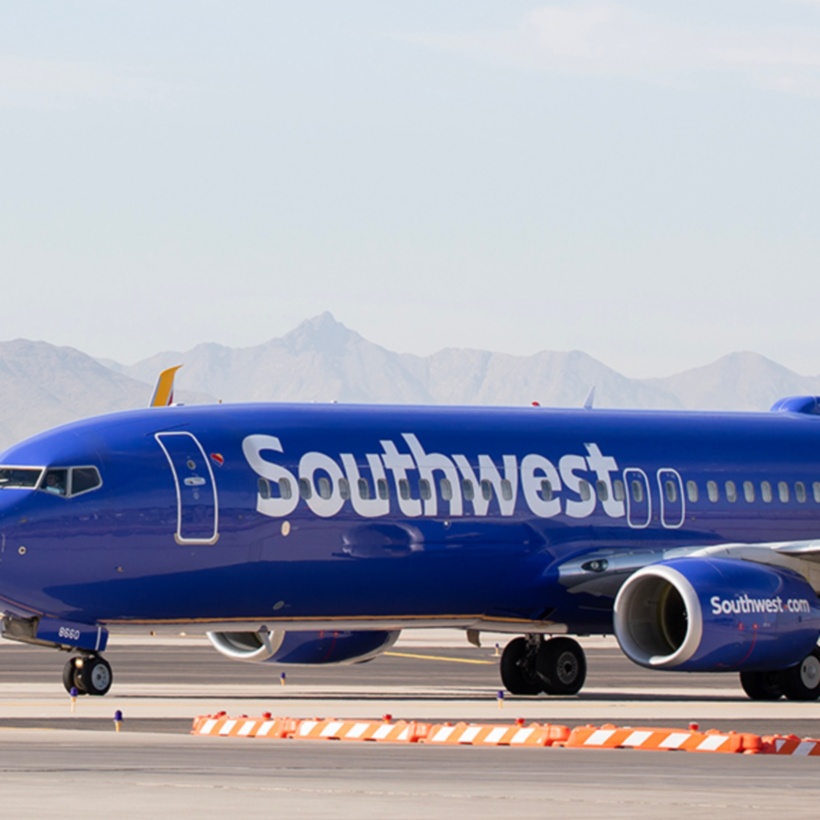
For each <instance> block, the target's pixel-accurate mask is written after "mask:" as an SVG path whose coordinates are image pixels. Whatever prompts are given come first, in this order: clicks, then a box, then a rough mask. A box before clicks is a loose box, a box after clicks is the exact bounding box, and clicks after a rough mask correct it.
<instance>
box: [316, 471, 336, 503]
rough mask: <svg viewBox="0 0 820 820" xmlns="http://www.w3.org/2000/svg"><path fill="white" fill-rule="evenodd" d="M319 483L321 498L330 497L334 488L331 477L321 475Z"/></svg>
mask: <svg viewBox="0 0 820 820" xmlns="http://www.w3.org/2000/svg"><path fill="white" fill-rule="evenodd" d="M318 484H319V487H318V489H319V498H325V499H327V498H330V496H331V495H333V490H332V489H331V487H330V479H329V478H328V477H327V476H325V475H323V476H321V477H320V478H319V481H318Z"/></svg>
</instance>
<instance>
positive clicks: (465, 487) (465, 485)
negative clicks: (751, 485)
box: [461, 478, 820, 501]
mask: <svg viewBox="0 0 820 820" xmlns="http://www.w3.org/2000/svg"><path fill="white" fill-rule="evenodd" d="M818 485H820V482H818ZM461 494H462V495H463V496H464V498H465V500H466V501H472V500H473V499H474V498H475V488H474V487H473V482H472V481H470V479H469V478H465V479H464V480H463V481H462V482H461Z"/></svg>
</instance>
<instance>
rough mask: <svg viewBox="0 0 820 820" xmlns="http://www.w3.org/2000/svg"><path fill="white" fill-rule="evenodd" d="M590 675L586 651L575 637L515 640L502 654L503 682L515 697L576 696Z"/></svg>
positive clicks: (540, 637) (532, 637)
mask: <svg viewBox="0 0 820 820" xmlns="http://www.w3.org/2000/svg"><path fill="white" fill-rule="evenodd" d="M586 676H587V662H586V658H585V657H584V650H583V649H581V645H580V644H579V643H578V641H574V640H573V639H572V638H564V637H561V638H552V639H551V640H544V637H543V635H527V636H526V637H524V638H515V639H514V640H512V641H510V642H509V643H508V644H507V646H506V647H505V648H504V652H503V654H502V655H501V680H502V682H503V684H504V686H506V687H507V690H508V691H510V692H511V693H512V694H513V695H538V694H540V693H541V692H545V693H546V694H548V695H575V694H577V693H578V692H580V691H581V687H582V686H583V685H584V680H585V679H586Z"/></svg>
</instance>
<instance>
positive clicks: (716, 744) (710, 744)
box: [698, 735, 729, 752]
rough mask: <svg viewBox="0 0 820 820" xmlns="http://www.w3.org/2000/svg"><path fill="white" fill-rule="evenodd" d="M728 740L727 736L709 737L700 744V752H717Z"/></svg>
mask: <svg viewBox="0 0 820 820" xmlns="http://www.w3.org/2000/svg"><path fill="white" fill-rule="evenodd" d="M728 739H729V738H728V737H727V736H726V735H709V737H707V738H706V739H705V740H702V741H701V742H700V743H699V744H698V751H699V752H716V751H717V750H718V749H719V748H720V747H721V746H722V745H723V744H724V743H725V742H726V741H727V740H728Z"/></svg>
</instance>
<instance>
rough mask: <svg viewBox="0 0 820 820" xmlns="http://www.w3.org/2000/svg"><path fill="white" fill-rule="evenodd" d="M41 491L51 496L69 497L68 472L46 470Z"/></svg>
mask: <svg viewBox="0 0 820 820" xmlns="http://www.w3.org/2000/svg"><path fill="white" fill-rule="evenodd" d="M40 489H41V490H43V491H44V492H47V493H50V494H51V495H67V494H68V470H46V475H45V478H44V479H43V483H42V484H41V485H40Z"/></svg>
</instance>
